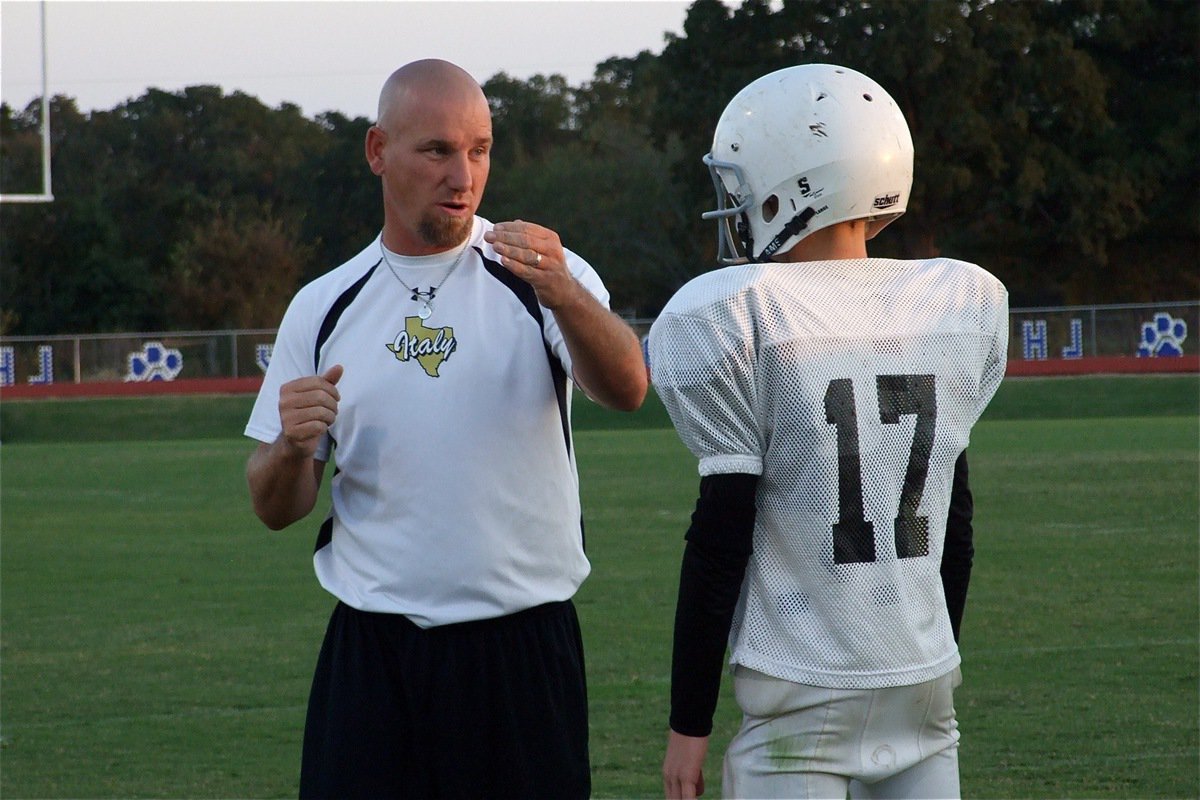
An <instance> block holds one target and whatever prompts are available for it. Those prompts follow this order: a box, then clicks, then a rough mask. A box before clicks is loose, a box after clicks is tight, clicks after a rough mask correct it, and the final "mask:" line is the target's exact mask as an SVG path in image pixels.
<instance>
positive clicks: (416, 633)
mask: <svg viewBox="0 0 1200 800" xmlns="http://www.w3.org/2000/svg"><path fill="white" fill-rule="evenodd" d="M590 793H591V769H590V766H589V761H588V722H587V686H586V683H585V679H584V665H583V640H582V637H581V635H580V631H579V620H578V617H577V616H576V614H575V607H574V605H573V604H572V603H571V602H570V601H565V602H561V603H549V604H547V605H543V606H537V607H536V608H531V609H528V610H526V611H522V612H519V613H517V614H513V615H511V616H507V617H500V618H498V619H491V620H480V621H476V622H464V623H459V624H455V625H443V626H439V627H435V628H429V629H422V628H419V627H417V626H416V625H414V624H413V623H412V622H410V621H409V620H408V619H407V618H406V617H404V616H401V615H398V614H377V613H369V612H363V611H357V610H355V609H353V608H350V607H349V606H347V605H345V604H344V603H338V604H337V606H336V607H335V608H334V610H333V615H332V617H331V619H330V621H329V628H328V630H327V631H326V633H325V641H324V644H323V645H322V647H321V654H320V656H319V658H318V661H317V668H316V673H315V676H314V678H313V687H312V693H311V695H310V697H309V705H308V719H307V722H306V724H305V729H304V752H303V760H302V764H301V769H300V797H302V798H334V797H337V798H352V797H371V798H387V797H412V798H458V797H461V798H480V797H488V798H542V797H544V798H556V799H558V800H566V799H567V798H583V797H587V796H588V795H589V794H590Z"/></svg>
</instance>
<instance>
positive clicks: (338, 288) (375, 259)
mask: <svg viewBox="0 0 1200 800" xmlns="http://www.w3.org/2000/svg"><path fill="white" fill-rule="evenodd" d="M382 262H383V253H382V252H381V251H380V249H379V239H378V238H376V239H374V240H373V241H372V242H371V243H370V244H368V245H367V246H366V247H364V248H363V249H362V250H360V251H359V252H358V253H357V254H355V255H354V256H351V257H350V258H349V259H347V260H346V261H343V262H342V263H341V264H339V265H338V266H336V267H334V268H333V269H331V270H329V271H328V272H326V273H324V274H323V275H318V276H317V277H316V278H313V279H312V280H311V281H309V282H308V283H306V284H305V285H304V286H302V287H301V288H300V292H299V293H298V294H297V296H299V295H301V294H303V295H309V296H321V295H325V294H335V295H336V294H340V293H341V292H342V291H345V289H346V288H347V287H349V286H353V285H354V284H355V283H356V282H358V281H360V280H362V279H363V277H365V276H366V275H367V274H369V273H370V272H371V270H372V269H373V268H374V267H376V266H378V265H379V264H381V263H382Z"/></svg>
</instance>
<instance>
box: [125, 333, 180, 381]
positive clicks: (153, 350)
mask: <svg viewBox="0 0 1200 800" xmlns="http://www.w3.org/2000/svg"><path fill="white" fill-rule="evenodd" d="M127 361H128V364H129V370H128V372H126V373H125V380H126V381H173V380H175V376H177V375H178V374H179V373H180V371H181V370H182V369H183V353H180V352H179V351H178V350H175V349H173V348H170V347H163V344H162V342H146V343H145V344H143V345H142V349H141V352H137V351H134V352H132V353H130V354H129V356H128V357H127Z"/></svg>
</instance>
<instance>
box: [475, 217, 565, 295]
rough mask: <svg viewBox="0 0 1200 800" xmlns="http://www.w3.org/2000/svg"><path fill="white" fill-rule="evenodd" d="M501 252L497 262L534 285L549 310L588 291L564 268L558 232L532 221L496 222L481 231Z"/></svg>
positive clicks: (498, 251)
mask: <svg viewBox="0 0 1200 800" xmlns="http://www.w3.org/2000/svg"><path fill="white" fill-rule="evenodd" d="M483 238H484V241H486V242H488V243H490V244H491V245H492V247H493V248H495V250H496V253H497V254H499V256H500V263H501V264H503V265H504V267H505V268H506V269H507V270H508V271H509V272H511V273H512V274H514V275H516V276H517V277H518V278H520V279H521V280H523V281H525V282H526V283H528V284H529V285H530V286H532V287H533V291H534V292H536V293H537V297H538V302H539V303H541V304H542V305H543V306H545V307H546V308H549V309H551V310H553V309H555V308H558V307H560V306H562V305H564V304H567V303H569V302H571V300H572V299H573V298H574V297H577V296H578V292H584V291H587V290H586V289H584V288H583V286H582V285H581V284H580V283H579V282H578V281H577V280H575V278H574V277H573V276H572V275H571V272H570V270H568V269H567V257H566V254H564V253H563V248H562V242H561V241H560V240H559V238H558V234H557V233H555V232H554V231H552V230H550V229H549V228H543V227H542V226H541V225H536V224H534V223H532V222H525V221H523V220H519V219H518V220H513V221H512V222H498V223H496V225H495V227H494V228H493V229H492V230H490V231H488V232H487V233H485V234H484V235H483Z"/></svg>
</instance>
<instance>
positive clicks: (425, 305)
mask: <svg viewBox="0 0 1200 800" xmlns="http://www.w3.org/2000/svg"><path fill="white" fill-rule="evenodd" d="M469 248H470V245H469V244H464V245H463V249H462V250H459V251H458V257H457V258H455V259H454V263H453V264H451V265H450V269H448V270H446V274H445V275H443V276H442V279H441V280H440V281H438V282H437V285H436V286H433V285H431V286H430V287H429V290H428V291H424V292H423V291H421V287H419V286H418V287H416V288H413V287H412V286H409V285H408V284H407V283H405V282H404V279H403V278H401V277H400V273H399V272H397V271H396V267H395V266H394V265H393V264H392V260H391V259H390V258H388V251H387V248H386V247H384V246H383V237H382V236H380V237H379V254H380V255H382V256H383V263H385V264H387V266H388V269H389V270H391V272H392V275H394V276H395V278H396V280H398V281H400V285H401V286H403V287H404V288H405V289H407V290H408V291H410V292H412V299H413V301H414V302H417V303H420V304H421V307H420V308H418V309H417V316H418V317H420V318H421V319H429V315H430V314H432V313H433V298H435V297H437V291H438V289H440V288H442V286H443V284H445V283H446V280H447V279H448V278H449V277H450V275H451V273H453V272H454V270H455V269H456V268H457V267H458V262H460V261H462V258H463V254H464V253H466V252H467V250H468V249H469Z"/></svg>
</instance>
